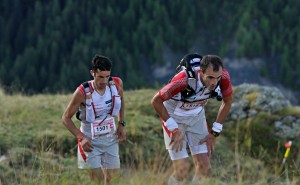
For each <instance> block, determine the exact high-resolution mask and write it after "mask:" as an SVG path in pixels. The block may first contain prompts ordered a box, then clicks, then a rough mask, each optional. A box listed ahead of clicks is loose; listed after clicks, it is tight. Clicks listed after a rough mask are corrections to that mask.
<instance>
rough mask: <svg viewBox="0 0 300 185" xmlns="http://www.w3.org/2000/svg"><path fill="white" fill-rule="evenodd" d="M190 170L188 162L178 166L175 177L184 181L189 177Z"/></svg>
mask: <svg viewBox="0 0 300 185" xmlns="http://www.w3.org/2000/svg"><path fill="white" fill-rule="evenodd" d="M189 168H190V164H189V163H188V162H186V163H182V164H181V165H180V166H177V168H175V170H174V177H175V178H176V179H177V180H179V181H182V180H183V179H185V178H186V177H187V176H188V173H189Z"/></svg>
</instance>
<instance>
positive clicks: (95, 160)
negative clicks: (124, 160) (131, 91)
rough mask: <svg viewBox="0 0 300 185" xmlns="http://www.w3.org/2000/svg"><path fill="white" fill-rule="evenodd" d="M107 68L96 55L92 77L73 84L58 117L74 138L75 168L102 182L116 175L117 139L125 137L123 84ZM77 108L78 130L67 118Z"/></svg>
mask: <svg viewBox="0 0 300 185" xmlns="http://www.w3.org/2000/svg"><path fill="white" fill-rule="evenodd" d="M111 67H112V62H111V60H110V59H109V58H107V57H104V56H100V55H96V56H95V57H94V58H93V60H92V69H91V70H90V73H91V75H92V76H93V80H91V81H87V82H84V83H83V84H81V85H79V86H78V87H77V89H76V91H75V92H74V94H73V96H72V99H71V101H70V103H69V105H68V107H67V109H66V110H65V112H64V114H63V116H62V121H63V124H64V125H65V126H66V127H67V129H68V130H69V131H70V132H71V133H72V134H73V135H74V136H75V137H76V138H77V139H78V168H80V169H86V170H88V173H89V175H90V177H91V179H92V180H94V181H96V182H101V181H104V184H110V183H111V181H112V180H113V179H116V178H117V177H118V172H119V168H120V159H119V143H118V141H119V140H120V141H123V140H125V139H126V132H125V129H124V126H125V122H124V98H123V84H122V81H121V79H120V78H117V77H110V74H111ZM78 110H80V112H78V118H79V119H80V120H81V126H80V130H79V129H78V128H77V127H76V126H75V124H74V122H73V121H72V119H71V118H72V117H73V115H74V114H76V113H77V111H78ZM115 116H117V117H118V124H116V123H115V120H114V117H115Z"/></svg>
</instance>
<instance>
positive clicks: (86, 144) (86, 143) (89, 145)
mask: <svg viewBox="0 0 300 185" xmlns="http://www.w3.org/2000/svg"><path fill="white" fill-rule="evenodd" d="M80 144H81V146H82V149H83V150H84V151H85V152H91V151H93V149H94V147H93V145H92V143H91V141H90V140H89V139H88V138H86V137H83V138H82V140H81V141H80Z"/></svg>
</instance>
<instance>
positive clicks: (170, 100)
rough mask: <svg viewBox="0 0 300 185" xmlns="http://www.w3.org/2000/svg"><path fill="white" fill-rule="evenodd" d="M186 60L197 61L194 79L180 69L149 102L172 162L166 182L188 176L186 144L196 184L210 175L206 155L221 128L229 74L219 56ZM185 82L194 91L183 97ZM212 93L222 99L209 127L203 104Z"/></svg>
mask: <svg viewBox="0 0 300 185" xmlns="http://www.w3.org/2000/svg"><path fill="white" fill-rule="evenodd" d="M192 55H193V56H194V55H195V54H192ZM190 59H191V58H189V61H188V62H190V63H193V62H194V61H199V63H200V66H194V67H193V71H194V72H195V78H194V79H192V78H188V74H187V72H186V70H182V71H181V72H179V73H178V74H176V75H175V76H174V77H173V79H172V80H171V82H170V83H168V84H167V85H165V86H164V87H163V88H162V89H161V90H159V92H158V93H157V94H156V95H155V96H154V97H153V99H152V101H151V103H152V106H153V107H154V109H155V111H156V112H157V113H158V115H159V116H160V119H161V121H162V126H163V131H164V138H165V139H164V140H165V145H166V149H167V150H168V152H169V155H170V158H171V160H172V162H173V168H174V172H173V174H172V175H171V176H170V178H169V180H168V184H182V183H183V181H184V179H185V178H186V177H187V175H188V172H189V159H188V158H189V155H188V152H187V150H186V146H187V145H188V146H189V149H190V152H191V154H192V157H193V161H194V165H195V174H194V178H193V182H195V183H197V182H198V183H199V180H200V179H201V178H205V177H207V176H208V175H209V174H210V170H211V165H210V156H211V153H212V152H213V150H214V145H215V139H216V137H217V136H218V135H219V134H220V132H221V131H222V128H223V123H224V121H225V119H226V117H227V115H228V113H229V111H230V108H231V104H232V93H233V90H232V86H231V81H230V76H229V74H228V71H227V70H226V69H225V68H224V67H223V63H222V60H221V58H220V57H218V56H215V55H206V56H204V57H203V58H202V59H201V56H200V55H199V58H198V57H197V55H196V56H195V58H192V59H191V60H190ZM200 60H201V62H200ZM187 85H189V86H191V87H192V89H193V90H194V93H193V94H191V95H189V96H184V95H183V94H182V92H183V91H184V90H185V89H186V87H187ZM213 95H214V96H213ZM216 96H217V98H220V97H221V98H222V104H221V106H220V108H219V112H218V114H217V116H216V120H215V122H214V123H213V126H212V128H208V126H207V123H206V117H205V110H204V106H205V105H206V103H207V101H208V100H209V99H211V98H212V97H216Z"/></svg>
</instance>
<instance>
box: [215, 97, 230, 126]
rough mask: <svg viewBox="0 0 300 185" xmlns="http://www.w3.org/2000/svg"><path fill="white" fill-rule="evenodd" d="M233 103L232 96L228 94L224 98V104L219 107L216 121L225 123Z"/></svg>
mask: <svg viewBox="0 0 300 185" xmlns="http://www.w3.org/2000/svg"><path fill="white" fill-rule="evenodd" d="M231 104H232V96H227V97H225V98H223V101H222V104H221V106H220V108H219V112H218V115H217V119H216V122H218V123H224V121H225V119H226V117H227V115H228V113H229V111H230V108H231Z"/></svg>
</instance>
